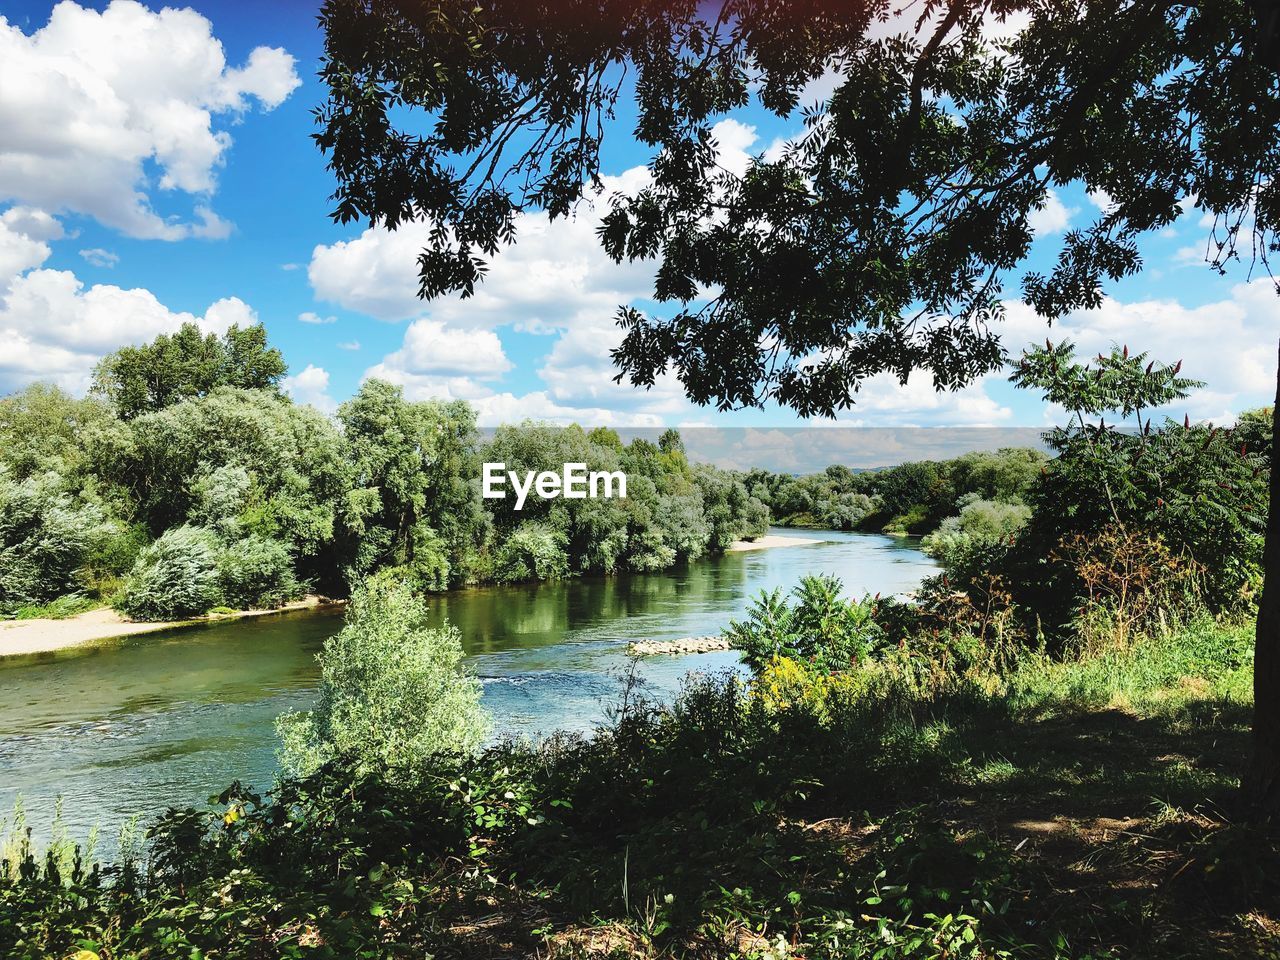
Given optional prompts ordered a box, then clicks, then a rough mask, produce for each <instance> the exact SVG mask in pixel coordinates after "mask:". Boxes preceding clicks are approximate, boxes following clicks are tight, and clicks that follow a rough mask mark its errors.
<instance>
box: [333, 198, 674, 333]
mask: <svg viewBox="0 0 1280 960" xmlns="http://www.w3.org/2000/svg"><path fill="white" fill-rule="evenodd" d="M596 223H597V218H596V217H595V216H594V215H593V214H592V213H591V211H590V210H589V209H588V208H584V209H583V210H582V211H581V212H580V214H579V216H577V217H575V218H572V219H566V220H557V221H555V222H554V223H551V222H548V218H547V217H546V216H545V215H543V214H532V215H528V216H522V217H519V218H518V222H517V224H516V231H517V236H518V238H519V240H518V242H517V243H516V245H515V246H512V247H507V248H505V249H503V250H501V251H500V252H499V253H498V255H497V256H495V257H494V258H493V259H492V261H491V262H490V264H489V272H488V274H487V276H486V277H485V279H484V282H483V283H481V284H480V285H479V286H477V288H476V292H475V295H474V296H472V297H471V298H469V299H466V300H464V299H462V297H460V296H456V295H454V296H446V297H441V298H439V299H437V300H434V301H431V302H424V301H422V300H420V299H419V298H418V254H419V253H420V252H421V250H422V249H423V247H425V246H426V244H427V235H428V232H429V230H428V228H427V227H426V226H425V225H423V224H407V225H405V226H402V227H400V229H398V230H395V231H389V230H384V229H382V228H370V229H367V230H365V231H364V232H363V233H362V234H360V236H358V237H356V238H354V239H352V240H347V241H339V242H338V243H335V244H332V245H329V246H324V245H321V246H317V247H316V248H315V250H314V252H313V253H312V257H311V264H310V266H309V268H308V276H309V278H310V280H311V286H312V288H313V289H314V291H315V294H316V296H317V297H318V298H319V299H321V300H325V301H328V302H331V303H337V304H339V305H341V306H343V307H346V308H347V309H349V310H355V311H358V312H360V313H364V314H367V315H369V316H371V317H376V318H377V319H379V320H387V321H397V320H406V319H409V318H412V317H421V316H427V317H430V318H431V319H433V320H439V321H440V322H442V323H445V324H448V325H449V326H450V327H454V328H471V329H476V328H490V329H492V328H494V327H501V326H515V327H518V328H522V329H529V330H537V331H544V332H545V331H549V330H554V329H557V328H562V327H566V326H570V325H572V324H575V323H577V322H578V321H579V320H581V319H584V318H585V319H589V318H591V317H594V316H600V315H604V316H612V315H613V314H614V313H615V312H616V311H617V308H618V305H619V304H621V303H627V302H629V301H631V300H633V299H635V298H636V297H639V296H645V295H647V294H648V293H650V292H651V290H652V284H653V268H652V266H650V265H645V264H630V263H623V264H615V263H614V262H613V261H612V260H610V259H609V258H608V256H606V255H605V253H604V251H603V250H601V249H600V243H599V240H598V239H597V237H596V235H595V226H596Z"/></svg>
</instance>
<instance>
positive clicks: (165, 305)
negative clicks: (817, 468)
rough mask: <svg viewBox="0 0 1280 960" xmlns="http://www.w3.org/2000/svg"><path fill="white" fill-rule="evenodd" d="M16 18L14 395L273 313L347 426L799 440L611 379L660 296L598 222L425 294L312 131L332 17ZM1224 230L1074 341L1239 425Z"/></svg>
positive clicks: (991, 402) (861, 415)
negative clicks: (730, 432)
mask: <svg viewBox="0 0 1280 960" xmlns="http://www.w3.org/2000/svg"><path fill="white" fill-rule="evenodd" d="M0 15H2V16H3V18H4V20H3V21H2V22H0V131H5V133H2V134H0V342H3V343H4V344H6V346H5V348H4V349H2V350H0V389H3V390H9V389H13V388H16V387H19V386H21V385H22V384H24V383H27V382H30V381H31V380H33V379H40V378H45V379H53V380H55V381H57V382H59V383H61V384H63V385H64V386H66V387H67V388H69V389H72V390H76V391H82V390H83V389H84V388H85V386H86V384H87V376H88V373H89V371H90V369H91V368H92V364H93V362H94V361H95V360H96V359H97V357H99V356H101V355H102V353H104V352H106V351H108V350H110V349H113V348H115V347H117V346H119V345H121V344H124V343H137V342H143V341H145V340H149V339H151V338H152V337H154V336H155V335H156V334H157V333H159V332H163V331H165V330H169V329H173V328H174V327H176V326H177V324H179V323H180V322H182V320H184V319H196V320H197V321H198V322H200V323H202V324H203V325H204V326H206V327H207V328H209V329H219V328H222V327H225V326H226V324H228V323H230V322H236V321H239V322H245V321H247V320H252V319H254V318H258V319H261V320H262V321H263V322H264V323H265V324H266V326H267V329H268V331H269V334H270V337H271V340H272V342H273V343H275V344H277V345H278V346H279V347H280V348H281V349H282V350H283V351H284V353H285V356H286V359H287V360H288V362H289V365H290V370H291V374H292V379H291V380H290V382H289V387H290V389H291V390H292V392H293V393H294V395H295V397H297V398H298V399H300V400H303V401H307V402H313V403H316V404H317V405H318V406H321V407H323V408H327V409H332V407H333V406H334V404H336V403H339V402H341V401H342V400H343V399H345V398H346V397H348V396H350V395H351V394H352V393H353V392H354V391H355V390H356V389H357V388H358V385H359V383H360V381H361V380H362V379H363V378H364V377H365V376H367V375H371V374H372V375H378V376H384V377H387V378H388V379H392V380H395V381H397V382H400V383H402V384H404V385H405V388H406V391H407V392H408V393H409V394H410V395H411V396H414V397H426V396H449V397H460V398H464V399H467V400H470V401H471V402H473V403H474V404H476V406H477V408H478V409H479V411H480V414H481V419H482V422H488V423H494V422H499V421H509V420H518V419H522V418H523V417H526V416H531V417H544V418H549V419H555V420H559V421H568V420H577V421H579V422H582V423H586V424H592V425H594V424H597V423H610V424H615V425H619V426H652V425H658V424H677V425H678V424H693V423H699V424H712V425H717V426H729V425H734V426H746V425H751V426H761V425H771V426H783V425H794V424H796V423H797V421H796V419H795V417H794V416H793V415H791V414H790V413H788V412H787V411H782V410H777V409H769V410H764V411H741V412H736V413H732V414H717V413H715V412H714V411H711V410H704V409H699V408H696V407H693V406H692V405H690V404H689V403H688V402H687V401H685V400H684V399H683V396H682V394H681V392H680V390H679V388H678V385H677V384H675V383H674V382H665V383H660V384H659V385H658V387H657V388H656V389H655V390H654V391H651V392H648V393H645V392H643V391H636V390H634V389H632V388H629V387H623V386H618V385H614V384H612V383H611V382H610V378H611V376H612V370H611V368H610V366H609V362H608V347H609V346H610V344H611V343H612V342H614V341H615V340H616V336H617V335H616V332H615V331H614V328H613V323H612V317H613V314H614V311H615V309H616V307H617V305H618V303H619V302H622V301H628V302H630V301H636V300H641V301H642V300H643V298H644V296H645V293H646V291H647V290H648V289H649V280H650V276H651V274H650V271H649V270H648V268H646V267H644V266H643V265H627V266H622V267H619V266H616V265H613V264H611V263H609V262H608V260H607V258H605V257H604V256H603V254H601V253H600V251H599V250H598V248H597V247H596V245H595V241H594V236H593V232H592V229H593V225H594V214H593V212H592V211H591V210H585V209H584V210H583V211H581V212H580V214H579V216H578V218H577V219H576V220H575V221H573V222H567V223H557V224H552V225H547V224H546V222H545V221H544V220H542V219H541V218H537V217H535V218H533V219H531V220H530V221H528V222H527V223H525V224H523V225H522V229H523V233H522V238H521V241H520V242H519V244H518V245H517V246H516V247H515V248H514V249H512V250H510V251H507V252H505V253H504V254H502V255H501V256H500V257H499V258H498V259H497V260H496V261H495V263H494V264H493V268H492V274H491V277H490V280H489V282H488V283H486V285H485V286H484V287H483V288H482V290H481V292H480V295H479V296H478V297H476V298H475V299H474V300H472V301H469V302H460V301H458V300H456V299H450V300H446V301H444V302H441V303H436V304H424V303H421V302H419V301H417V300H416V298H415V297H414V291H415V284H414V271H415V265H414V262H413V257H414V252H415V250H416V241H415V238H414V235H413V231H412V230H405V231H401V232H400V233H399V234H396V235H388V234H386V233H384V232H382V231H366V230H364V229H363V228H362V227H360V226H358V225H352V226H347V227H338V226H335V225H334V224H333V223H332V222H331V221H330V219H329V217H328V212H329V208H330V204H329V200H328V195H329V193H330V192H331V191H332V188H333V184H332V181H331V178H330V177H329V175H328V174H327V173H326V172H325V170H324V160H323V157H322V156H321V155H320V153H319V152H318V151H317V150H316V149H315V147H314V146H313V144H312V142H311V141H310V139H309V134H310V133H311V132H312V129H313V123H312V118H311V113H310V112H311V110H312V108H313V107H314V106H315V105H316V104H317V103H318V102H319V101H320V100H321V98H322V95H323V90H322V89H321V87H320V85H319V84H318V83H317V81H316V79H315V76H314V74H315V69H316V65H317V58H318V56H319V52H320V47H321V37H320V33H319V31H318V28H317V25H316V20H315V6H314V5H312V4H308V3H301V2H281V3H271V4H259V3H254V4H249V3H232V2H199V0H197V2H194V3H191V4H190V5H189V6H184V7H182V8H179V9H173V10H167V11H165V12H163V13H161V12H160V7H158V6H148V5H141V4H137V3H133V2H119V0H117V2H116V3H114V4H112V5H110V6H108V5H107V4H105V3H83V4H80V5H76V4H74V3H70V2H68V3H63V4H61V5H59V6H58V7H57V8H56V9H55V8H54V6H53V5H52V4H49V3H32V2H17V3H15V2H13V0H5V2H4V3H3V5H2V6H0ZM816 92H818V91H817V88H815V93H816ZM798 129H799V125H798V123H795V124H791V123H788V122H787V121H782V120H779V119H778V118H775V117H772V116H770V115H767V114H764V113H763V112H762V111H759V110H751V109H747V110H744V111H742V112H741V113H738V114H735V115H734V116H733V117H731V118H726V120H725V121H724V122H723V124H722V125H721V126H720V127H719V128H718V131H717V132H718V134H719V139H720V143H721V148H722V151H723V155H724V156H726V157H728V158H730V159H731V160H732V159H733V158H737V161H738V162H745V158H746V156H747V154H748V153H754V152H760V151H763V150H766V149H768V148H769V147H770V146H771V145H772V144H773V143H774V142H775V141H776V140H777V139H778V138H780V137H785V136H787V135H789V134H791V133H794V132H796V130H798ZM647 159H648V155H647V153H645V152H643V151H641V150H640V149H638V148H637V147H636V145H635V144H633V143H632V142H631V140H630V136H629V130H628V129H627V127H626V125H625V124H620V125H619V126H618V127H617V128H615V129H613V130H612V131H610V138H609V148H608V150H607V153H606V173H607V174H609V175H610V176H611V178H614V179H613V182H614V183H616V184H618V185H622V186H625V185H627V184H628V183H635V182H637V178H638V177H639V176H640V175H641V172H640V170H639V168H640V167H642V165H643V164H644V163H645V161H646V160H647ZM1098 202H1102V201H1098ZM1098 202H1095V200H1094V199H1093V198H1090V197H1088V196H1086V195H1085V194H1084V193H1083V192H1082V191H1078V190H1066V191H1062V192H1061V193H1060V194H1058V195H1057V196H1056V197H1055V198H1054V200H1053V202H1052V203H1051V204H1050V206H1049V207H1048V208H1046V210H1045V211H1042V212H1041V214H1040V216H1039V226H1040V231H1039V239H1038V240H1037V243H1036V248H1035V258H1034V259H1036V260H1040V261H1041V262H1043V263H1046V264H1047V263H1048V262H1049V261H1050V260H1051V258H1052V257H1053V256H1054V255H1055V254H1056V252H1057V249H1058V241H1059V240H1060V238H1061V234H1062V231H1063V230H1064V229H1067V228H1068V227H1069V226H1071V225H1083V224H1084V223H1086V222H1087V221H1088V219H1089V218H1090V217H1091V216H1093V215H1096V213H1097V211H1098ZM1207 236H1208V230H1207V227H1206V226H1205V225H1204V224H1203V223H1202V222H1201V219H1200V215H1199V213H1198V212H1196V211H1195V210H1190V211H1188V213H1187V214H1186V215H1185V216H1184V217H1183V218H1182V219H1181V220H1180V221H1179V222H1178V223H1177V224H1176V225H1175V226H1174V227H1173V228H1171V229H1170V230H1167V231H1165V232H1164V233H1162V234H1161V235H1155V236H1152V237H1149V238H1148V239H1147V241H1146V242H1145V243H1144V246H1143V253H1144V256H1145V259H1146V263H1147V268H1146V270H1145V271H1144V272H1143V273H1142V274H1141V275H1139V276H1137V277H1134V278H1131V279H1130V280H1127V281H1125V282H1124V283H1122V284H1119V285H1117V286H1116V287H1114V288H1113V289H1111V290H1109V291H1108V294H1109V299H1108V301H1107V303H1106V305H1105V306H1104V307H1103V308H1102V309H1101V310H1099V311H1095V312H1092V313H1089V314H1080V315H1073V316H1072V317H1068V318H1064V320H1063V321H1062V322H1061V323H1060V324H1059V325H1058V326H1057V327H1056V328H1055V330H1054V331H1053V332H1052V336H1053V337H1054V339H1055V340H1056V339H1058V338H1060V337H1062V336H1064V335H1066V336H1070V337H1072V338H1073V339H1075V340H1077V341H1078V342H1079V343H1080V345H1081V347H1082V349H1085V350H1088V351H1091V352H1092V351H1096V350H1098V349H1105V348H1106V346H1107V345H1109V344H1110V343H1111V342H1113V341H1114V342H1127V343H1129V344H1130V345H1131V347H1132V348H1134V349H1150V350H1151V351H1152V353H1153V354H1154V355H1155V356H1157V357H1159V358H1161V359H1177V358H1182V359H1184V361H1185V366H1184V369H1185V371H1186V372H1187V373H1189V374H1190V375H1191V376H1194V377H1198V378H1200V379H1202V380H1206V381H1208V385H1207V387H1206V388H1205V389H1204V390H1202V391H1199V392H1197V394H1195V395H1194V396H1192V397H1191V398H1189V399H1188V400H1187V401H1186V402H1185V403H1183V404H1181V405H1179V407H1178V410H1177V411H1176V413H1177V415H1178V416H1179V417H1180V416H1181V413H1182V411H1183V410H1186V411H1188V412H1190V414H1191V415H1192V417H1193V418H1213V419H1217V420H1220V421H1221V420H1224V419H1227V418H1229V417H1230V416H1231V414H1232V413H1233V412H1238V411H1239V410H1241V409H1246V408H1248V407H1250V406H1258V405H1261V404H1264V403H1267V402H1269V398H1270V396H1271V395H1272V393H1273V391H1274V382H1275V379H1274V378H1275V366H1274V364H1275V338H1276V336H1277V335H1278V334H1280V300H1277V297H1276V295H1275V292H1274V289H1273V287H1272V285H1271V284H1270V282H1269V281H1268V280H1267V279H1265V277H1263V278H1262V279H1258V278H1256V277H1255V279H1254V280H1253V281H1252V282H1250V281H1249V279H1248V277H1247V276H1246V275H1245V272H1244V270H1243V269H1241V270H1240V271H1238V272H1237V273H1234V274H1231V275H1228V276H1227V277H1218V276H1216V275H1215V274H1214V273H1213V272H1212V271H1211V270H1210V269H1209V268H1208V267H1207V266H1205V265H1204V263H1203V249H1204V244H1205V240H1206V238H1207ZM308 320H310V321H321V322H307V321H308ZM1048 332H1049V330H1048V328H1047V327H1046V325H1045V324H1044V321H1042V320H1040V319H1038V318H1035V317H1033V316H1031V315H1030V314H1029V312H1028V311H1027V310H1026V309H1025V308H1022V307H1020V306H1018V305H1013V306H1012V307H1011V309H1010V317H1009V321H1008V322H1007V323H1006V325H1005V328H1004V330H1003V334H1004V337H1005V342H1006V344H1007V345H1008V346H1009V347H1010V348H1011V349H1015V350H1016V347H1017V346H1018V345H1019V344H1022V343H1025V342H1028V341H1030V340H1038V339H1043V337H1044V336H1045V334H1046V333H1048ZM1054 416H1055V412H1054V411H1052V410H1046V409H1045V408H1044V406H1043V405H1042V404H1041V403H1040V402H1039V401H1038V399H1037V398H1036V397H1033V396H1026V395H1020V394H1018V393H1017V392H1016V391H1014V390H1012V389H1011V388H1010V387H1009V386H1008V385H1007V384H1006V383H1004V382H1003V381H1002V380H1001V379H1000V378H999V377H992V378H988V379H987V380H986V381H984V382H983V383H980V384H976V385H974V386H973V387H971V388H969V389H967V390H965V391H962V392H960V393H959V394H948V395H943V396H937V395H935V394H934V393H933V391H932V389H931V387H930V385H929V384H928V383H927V381H924V380H921V381H920V382H915V381H913V382H912V383H911V384H909V385H908V386H907V387H905V388H903V387H899V386H898V385H897V384H895V383H892V382H876V383H873V384H871V385H870V386H869V387H868V389H867V390H866V392H865V394H864V395H863V397H862V398H861V400H860V402H859V404H858V405H857V406H856V407H855V408H854V409H853V410H852V411H850V412H849V413H848V414H847V415H845V417H843V418H842V419H844V420H846V421H847V422H849V423H855V424H864V425H873V426H904V425H928V426H936V425H976V426H1035V425H1040V424H1043V423H1045V422H1046V421H1047V420H1049V419H1053V418H1054Z"/></svg>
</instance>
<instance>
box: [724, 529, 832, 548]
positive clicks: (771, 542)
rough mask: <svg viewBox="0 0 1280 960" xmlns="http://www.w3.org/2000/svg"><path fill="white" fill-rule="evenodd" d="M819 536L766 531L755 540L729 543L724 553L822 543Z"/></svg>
mask: <svg viewBox="0 0 1280 960" xmlns="http://www.w3.org/2000/svg"><path fill="white" fill-rule="evenodd" d="M822 542H823V541H822V538H821V537H780V536H778V535H777V534H776V533H768V534H765V535H764V536H763V537H757V538H756V539H755V540H735V541H733V543H731V544H729V546H728V548H727V549H726V550H725V553H740V552H742V551H744V550H770V549H772V548H774V547H803V546H805V545H806V544H810V543H822Z"/></svg>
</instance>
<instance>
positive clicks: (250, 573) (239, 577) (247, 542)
mask: <svg viewBox="0 0 1280 960" xmlns="http://www.w3.org/2000/svg"><path fill="white" fill-rule="evenodd" d="M218 582H219V584H220V585H221V588H222V596H223V601H224V602H225V603H226V604H228V605H229V606H233V607H241V608H245V607H260V608H265V607H278V606H280V605H281V604H283V603H285V602H286V601H289V600H292V599H294V598H296V597H297V596H299V595H300V594H301V593H302V590H303V585H302V584H301V583H299V582H298V578H297V577H296V576H294V572H293V557H292V556H291V555H290V553H289V549H288V547H286V546H285V545H284V544H283V543H281V542H280V541H278V540H271V539H268V538H267V537H261V536H258V535H257V534H251V535H249V536H247V537H245V538H244V539H243V540H237V541H236V542H234V543H232V544H230V545H229V546H227V547H225V548H224V549H223V550H222V551H221V552H220V553H219V555H218Z"/></svg>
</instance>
